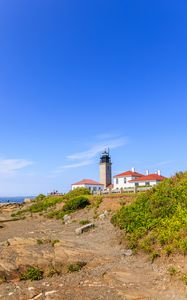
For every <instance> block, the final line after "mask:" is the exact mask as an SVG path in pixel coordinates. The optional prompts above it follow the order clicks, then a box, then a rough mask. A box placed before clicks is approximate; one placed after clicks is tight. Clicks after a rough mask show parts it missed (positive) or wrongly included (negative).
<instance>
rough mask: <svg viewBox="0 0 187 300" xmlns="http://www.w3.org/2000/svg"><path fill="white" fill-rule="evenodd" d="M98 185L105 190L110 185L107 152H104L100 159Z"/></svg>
mask: <svg viewBox="0 0 187 300" xmlns="http://www.w3.org/2000/svg"><path fill="white" fill-rule="evenodd" d="M99 167H100V183H102V184H104V187H105V188H106V187H107V186H109V185H110V184H112V163H111V157H110V154H109V150H108V151H107V150H105V151H104V152H103V153H102V154H101V157H100V163H99Z"/></svg>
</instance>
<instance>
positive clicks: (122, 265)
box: [0, 200, 187, 300]
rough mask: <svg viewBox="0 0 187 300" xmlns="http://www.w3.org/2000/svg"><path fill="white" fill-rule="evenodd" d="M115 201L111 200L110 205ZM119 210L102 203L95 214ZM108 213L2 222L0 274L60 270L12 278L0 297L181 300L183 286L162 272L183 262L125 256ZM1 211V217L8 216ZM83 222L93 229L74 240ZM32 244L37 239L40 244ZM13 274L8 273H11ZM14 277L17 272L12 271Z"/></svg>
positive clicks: (0, 287)
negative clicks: (70, 267) (74, 266)
mask: <svg viewBox="0 0 187 300" xmlns="http://www.w3.org/2000/svg"><path fill="white" fill-rule="evenodd" d="M114 202H115V201H114ZM111 207H113V209H112V210H115V209H118V207H119V205H118V204H117V202H116V203H113V204H112V206H110V205H109V204H108V201H107V200H105V201H103V203H102V204H101V205H100V208H99V209H98V214H100V213H102V212H103V211H104V210H106V209H111ZM111 214H112V212H110V213H109V214H108V215H107V216H106V218H104V219H102V220H101V219H99V218H97V219H94V218H93V217H94V212H93V210H92V209H91V210H88V209H84V210H81V211H78V212H77V213H75V214H73V215H72V217H71V221H70V223H68V224H62V221H59V220H55V219H46V218H44V217H43V216H39V215H33V216H32V217H28V218H26V219H24V220H18V221H14V222H6V223H3V225H4V227H3V228H1V229H0V253H1V256H0V270H1V271H3V270H7V271H8V272H9V273H10V274H12V273H14V272H15V271H16V268H18V267H19V266H20V265H23V266H24V265H32V266H39V267H44V268H46V266H47V265H54V266H60V267H61V268H62V272H61V274H60V275H56V274H55V275H54V276H53V277H51V278H50V277H44V279H42V280H40V281H30V280H27V281H20V280H19V279H18V278H17V276H16V275H15V277H14V276H13V277H12V278H11V277H10V279H9V280H8V282H5V283H2V284H1V285H0V299H3V300H4V299H5V300H7V299H10V300H26V299H39V300H40V299H59V300H99V299H103V300H122V299H123V300H172V299H174V300H185V299H187V287H186V285H185V284H184V282H182V281H181V280H180V279H179V278H173V277H171V276H170V275H169V274H168V272H167V270H168V267H169V266H172V265H173V264H175V265H176V264H179V265H180V268H184V269H185V267H186V259H185V257H184V258H180V259H179V258H167V259H160V258H159V259H158V260H156V261H155V262H154V263H151V261H150V259H149V257H148V256H146V255H142V254H136V255H126V250H128V249H127V248H126V245H125V243H124V242H123V237H122V234H121V232H120V231H119V230H117V229H116V228H114V227H113V225H112V224H111V223H110V218H111ZM9 216H10V212H8V211H6V212H2V213H1V215H0V217H1V219H2V220H3V218H6V217H9ZM85 219H88V220H90V221H91V222H93V223H94V224H95V228H93V229H91V230H90V231H88V232H85V233H83V234H82V235H79V236H77V235H76V234H75V229H76V228H78V227H80V224H79V222H80V220H85ZM1 224H2V223H1ZM37 240H42V241H44V243H42V244H40V243H38V242H37ZM54 240H58V241H59V242H58V243H55V245H52V244H51V242H50V241H54ZM76 261H85V262H87V265H86V266H85V267H83V268H82V269H81V271H79V272H73V273H70V272H68V271H67V264H68V263H71V262H76ZM11 272H12V273H11ZM15 273H16V272H15Z"/></svg>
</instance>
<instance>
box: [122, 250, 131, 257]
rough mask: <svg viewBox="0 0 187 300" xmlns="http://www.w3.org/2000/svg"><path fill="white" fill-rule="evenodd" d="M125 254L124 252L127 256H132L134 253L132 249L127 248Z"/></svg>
mask: <svg viewBox="0 0 187 300" xmlns="http://www.w3.org/2000/svg"><path fill="white" fill-rule="evenodd" d="M123 254H124V255H125V256H131V255H133V252H132V250H131V249H128V250H125V251H124V252H123Z"/></svg>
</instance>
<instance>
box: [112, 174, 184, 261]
mask: <svg viewBox="0 0 187 300" xmlns="http://www.w3.org/2000/svg"><path fill="white" fill-rule="evenodd" d="M111 221H112V223H113V224H114V225H117V226H119V227H120V228H121V229H123V230H124V231H125V233H126V236H127V238H128V240H129V246H130V247H131V248H136V249H143V250H144V251H146V252H152V251H155V250H156V249H162V250H163V253H164V252H165V253H166V254H167V255H170V254H171V253H174V252H180V253H183V254H184V255H185V254H187V239H186V237H185V236H186V230H187V172H185V173H178V174H176V175H175V176H174V177H172V178H169V179H165V180H164V181H163V182H162V183H160V184H159V185H157V186H156V187H154V188H152V189H151V190H149V191H147V192H145V193H142V194H140V195H138V196H137V199H136V201H135V202H134V203H133V204H131V205H129V206H125V207H122V208H121V209H120V210H119V211H118V212H117V213H116V214H115V215H114V216H113V217H112V220H111Z"/></svg>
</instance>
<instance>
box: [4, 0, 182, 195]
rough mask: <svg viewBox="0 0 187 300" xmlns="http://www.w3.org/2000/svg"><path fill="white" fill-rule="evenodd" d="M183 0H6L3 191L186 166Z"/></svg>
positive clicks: (64, 186)
mask: <svg viewBox="0 0 187 300" xmlns="http://www.w3.org/2000/svg"><path fill="white" fill-rule="evenodd" d="M186 16H187V1H186V0H178V1H172V0H165V1H163V0H155V1H154V0H153V1H150V0H141V1H140V0H136V1H135V0H106V1H105V0H93V1H88V0H79V1H77V0H45V1H44V0H27V1H25V0H1V1H0V196H5V195H30V194H34V195H35V194H38V193H40V192H43V193H46V192H49V191H51V190H53V189H57V190H59V191H66V190H68V189H69V188H70V184H71V183H72V182H74V181H77V180H80V179H82V178H91V179H95V180H97V179H99V176H98V175H99V174H98V160H99V155H100V152H101V151H102V149H104V147H105V146H109V147H110V148H111V155H112V161H113V174H116V173H118V172H122V171H126V170H128V169H129V168H131V167H135V168H136V169H137V171H139V172H144V171H145V170H146V169H150V171H152V172H155V171H156V170H157V169H161V171H162V174H163V175H167V176H169V175H172V174H174V173H175V172H176V171H178V170H185V169H187V139H186V135H187V17H186Z"/></svg>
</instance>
